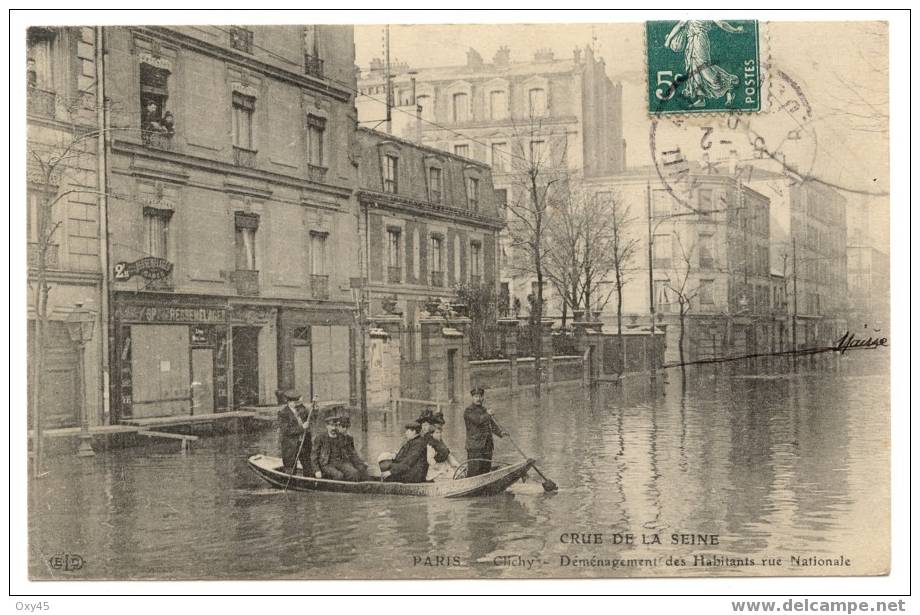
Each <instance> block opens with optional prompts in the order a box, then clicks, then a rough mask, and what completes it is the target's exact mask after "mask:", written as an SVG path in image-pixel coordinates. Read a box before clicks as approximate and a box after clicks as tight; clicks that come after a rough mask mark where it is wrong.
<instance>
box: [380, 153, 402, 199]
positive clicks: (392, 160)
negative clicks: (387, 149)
mask: <svg viewBox="0 0 920 615" xmlns="http://www.w3.org/2000/svg"><path fill="white" fill-rule="evenodd" d="M398 190H399V158H398V157H397V156H394V155H393V154H387V155H386V157H385V158H384V164H383V191H384V192H389V193H390V194H396V192H397V191H398Z"/></svg>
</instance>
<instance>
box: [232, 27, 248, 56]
mask: <svg viewBox="0 0 920 615" xmlns="http://www.w3.org/2000/svg"><path fill="white" fill-rule="evenodd" d="M230 46H231V47H233V48H234V49H237V50H239V51H243V52H245V53H252V30H247V29H246V28H241V27H239V26H230Z"/></svg>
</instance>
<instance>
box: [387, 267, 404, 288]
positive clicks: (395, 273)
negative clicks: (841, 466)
mask: <svg viewBox="0 0 920 615" xmlns="http://www.w3.org/2000/svg"><path fill="white" fill-rule="evenodd" d="M387 281H388V282H389V283H390V284H399V283H400V282H402V267H387Z"/></svg>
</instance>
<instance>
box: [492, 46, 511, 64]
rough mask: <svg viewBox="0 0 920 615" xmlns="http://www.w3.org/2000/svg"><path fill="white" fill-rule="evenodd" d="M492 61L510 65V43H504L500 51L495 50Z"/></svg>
mask: <svg viewBox="0 0 920 615" xmlns="http://www.w3.org/2000/svg"><path fill="white" fill-rule="evenodd" d="M492 62H493V63H494V64H495V66H500V67H504V66H508V65H509V64H511V50H510V49H508V45H502V46H501V47H499V48H498V51H496V52H495V56H494V57H493V58H492Z"/></svg>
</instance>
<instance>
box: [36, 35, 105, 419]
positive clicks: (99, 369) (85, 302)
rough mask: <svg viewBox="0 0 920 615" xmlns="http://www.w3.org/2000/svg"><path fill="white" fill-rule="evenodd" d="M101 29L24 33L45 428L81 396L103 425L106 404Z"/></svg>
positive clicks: (73, 411) (72, 415) (76, 412)
mask: <svg viewBox="0 0 920 615" xmlns="http://www.w3.org/2000/svg"><path fill="white" fill-rule="evenodd" d="M98 33H99V29H98V28H79V27H59V28H58V27H54V28H50V27H49V28H43V27H33V28H29V30H28V33H27V41H26V43H27V54H28V55H27V62H28V66H27V75H26V77H27V107H26V109H27V116H26V125H27V139H28V142H27V150H28V161H27V178H26V179H27V200H28V203H27V204H26V205H27V206H26V212H27V215H26V218H27V242H28V243H27V249H28V284H29V288H28V301H29V306H28V329H27V330H28V338H29V357H30V369H29V397H30V400H31V401H32V403H30V405H29V407H30V409H31V408H32V407H33V406H37V407H38V408H40V409H41V424H42V428H55V427H72V426H75V425H79V424H80V422H81V408H80V400H81V398H82V399H83V400H85V404H86V414H87V419H88V422H89V424H90V425H97V424H99V423H100V422H101V421H103V420H104V414H105V411H106V408H107V403H108V399H107V398H106V396H104V395H103V391H104V390H105V387H104V385H103V383H104V379H105V371H106V370H107V365H106V362H105V361H104V357H105V354H106V352H105V349H106V348H107V339H106V327H105V320H106V314H105V308H106V304H105V290H104V280H103V275H102V271H103V259H104V255H105V243H104V239H102V238H103V237H104V235H103V233H102V230H101V227H100V224H101V222H102V221H103V220H104V218H105V214H104V208H105V206H106V202H105V198H104V197H103V190H104V178H103V173H104V167H103V166H101V164H100V161H101V160H102V154H101V152H100V139H99V135H100V133H99V130H98V127H99V110H100V108H101V100H100V98H99V96H100V94H99V89H98V87H97V83H98V71H99V64H98V56H99V53H98V49H97V36H98ZM42 263H43V264H44V266H41V264H42ZM43 282H44V283H43ZM43 287H44V288H45V289H47V292H42V291H41V290H40V289H41V288H43ZM37 300H38V303H37ZM78 307H80V308H82V309H83V310H91V311H92V312H93V313H94V318H95V322H94V326H93V337H92V339H91V340H90V341H89V342H88V343H86V345H85V348H84V349H83V350H82V352H83V353H84V354H83V357H84V361H83V365H84V369H83V372H82V378H81V372H80V356H79V353H80V352H81V349H80V347H79V346H78V344H77V343H75V342H74V341H73V340H72V339H71V337H70V335H69V334H68V330H67V325H66V321H67V318H68V316H69V315H70V314H71V313H72V312H73V311H74V310H75V309H76V308H78ZM40 322H41V324H40ZM39 327H41V329H42V331H41V333H39V332H38V328H39ZM39 337H41V338H42V339H43V343H42V346H43V347H42V348H39V347H38V338H39ZM39 355H40V356H39ZM39 361H41V374H40V375H38V374H36V373H35V370H36V369H37V368H38V367H39ZM36 378H38V379H39V380H40V386H39V387H36ZM33 419H34V417H32V416H30V418H29V425H30V427H31V426H34V422H33Z"/></svg>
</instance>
